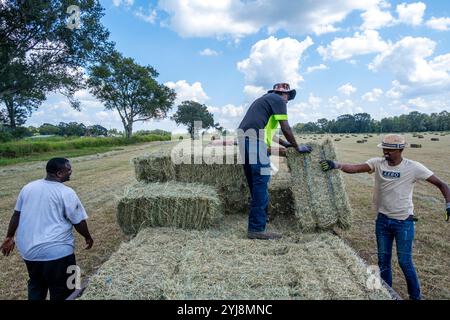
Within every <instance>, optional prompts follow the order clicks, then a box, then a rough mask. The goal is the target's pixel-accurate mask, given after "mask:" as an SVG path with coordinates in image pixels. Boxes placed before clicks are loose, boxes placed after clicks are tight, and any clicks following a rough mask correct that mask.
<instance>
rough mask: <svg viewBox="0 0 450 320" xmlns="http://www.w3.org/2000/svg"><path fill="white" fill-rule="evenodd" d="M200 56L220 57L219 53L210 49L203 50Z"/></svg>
mask: <svg viewBox="0 0 450 320" xmlns="http://www.w3.org/2000/svg"><path fill="white" fill-rule="evenodd" d="M200 55H201V56H207V57H211V56H218V55H219V53H218V52H217V51H215V50H212V49H210V48H206V49H203V50H202V51H200Z"/></svg>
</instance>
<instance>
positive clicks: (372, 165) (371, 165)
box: [366, 158, 380, 173]
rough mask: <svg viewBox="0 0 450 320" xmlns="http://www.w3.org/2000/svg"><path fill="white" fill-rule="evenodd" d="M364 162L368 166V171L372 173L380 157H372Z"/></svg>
mask: <svg viewBox="0 0 450 320" xmlns="http://www.w3.org/2000/svg"><path fill="white" fill-rule="evenodd" d="M366 163H367V164H368V165H369V167H370V171H369V173H374V172H375V171H376V169H377V166H378V164H379V163H380V158H372V159H369V160H367V161H366Z"/></svg>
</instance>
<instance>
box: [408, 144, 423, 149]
mask: <svg viewBox="0 0 450 320" xmlns="http://www.w3.org/2000/svg"><path fill="white" fill-rule="evenodd" d="M410 147H411V148H422V145H421V144H417V143H411V144H410Z"/></svg>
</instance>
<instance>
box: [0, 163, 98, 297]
mask: <svg viewBox="0 0 450 320" xmlns="http://www.w3.org/2000/svg"><path fill="white" fill-rule="evenodd" d="M46 170H47V177H46V178H45V179H40V180H36V181H33V182H30V183H28V184H27V185H26V186H24V187H23V188H22V190H21V191H20V194H19V197H18V199H17V202H16V207H15V210H14V214H13V216H12V218H11V221H10V223H9V228H8V232H7V235H6V239H5V240H4V242H3V244H2V245H1V247H0V249H1V251H2V253H3V254H4V255H5V256H8V255H9V254H10V253H11V252H12V251H13V249H14V245H15V241H14V235H15V234H16V231H17V234H16V240H17V249H18V250H19V253H20V255H21V256H22V258H23V260H24V261H25V264H26V266H27V270H28V275H29V278H30V279H29V280H28V299H30V300H45V299H46V297H47V292H48V291H50V299H51V300H64V299H66V298H67V297H68V296H69V295H70V294H71V293H72V292H73V290H74V289H75V288H73V286H70V285H69V284H68V283H67V280H68V278H69V277H70V276H71V275H72V274H73V270H72V268H73V267H74V266H76V261H75V255H74V247H75V241H74V237H73V234H72V227H75V230H77V231H78V233H80V234H81V235H82V236H83V237H84V239H85V241H86V249H90V248H91V247H92V245H93V243H94V241H93V240H92V237H91V235H90V233H89V230H88V226H87V223H86V219H87V218H88V216H87V214H86V211H85V209H84V207H83V205H82V204H81V201H80V199H79V198H78V196H77V194H76V193H75V191H73V190H72V189H71V188H69V187H67V186H65V185H64V182H66V181H69V180H70V175H71V174H72V167H71V165H70V162H69V160H67V159H65V158H53V159H51V160H50V161H48V163H47V166H46ZM71 266H73V267H72V268H71V269H68V268H69V267H71ZM73 269H74V270H75V268H73Z"/></svg>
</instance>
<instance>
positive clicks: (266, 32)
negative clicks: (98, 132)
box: [27, 0, 450, 132]
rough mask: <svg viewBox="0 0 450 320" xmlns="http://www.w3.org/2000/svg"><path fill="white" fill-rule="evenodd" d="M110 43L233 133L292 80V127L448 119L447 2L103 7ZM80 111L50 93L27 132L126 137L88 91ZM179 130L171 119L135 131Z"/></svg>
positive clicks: (191, 1)
mask: <svg viewBox="0 0 450 320" xmlns="http://www.w3.org/2000/svg"><path fill="white" fill-rule="evenodd" d="M100 2H101V4H102V5H103V7H104V8H105V16H104V17H103V19H102V22H103V23H104V25H105V26H106V27H107V28H108V29H109V30H110V32H111V40H113V41H114V42H115V43H116V46H117V49H118V50H119V51H120V52H122V53H123V54H124V55H125V56H129V57H132V58H134V59H135V60H136V61H137V62H138V63H140V64H143V65H151V66H153V67H154V68H156V70H157V71H158V72H159V74H160V76H159V77H158V79H157V80H158V81H159V82H161V83H164V84H166V85H167V86H169V87H171V88H173V89H174V90H175V91H176V92H177V94H178V99H177V101H176V104H175V105H174V107H173V112H175V111H176V107H177V105H178V104H179V103H181V101H183V100H195V101H198V102H200V103H204V104H206V105H207V106H208V108H209V110H210V111H211V112H212V113H213V114H214V118H215V121H216V122H219V123H220V124H221V125H223V126H224V127H226V128H228V129H234V128H236V127H237V126H238V124H239V122H240V121H241V119H242V117H243V116H244V113H245V111H246V108H247V107H248V106H249V104H250V103H251V102H252V101H253V100H254V99H255V98H257V97H259V96H260V95H262V94H263V93H265V92H266V91H267V90H269V89H270V88H271V86H272V85H273V84H274V83H276V82H289V83H290V84H291V86H292V87H294V88H296V89H297V97H296V99H295V100H293V101H291V102H289V104H288V116H289V122H290V124H291V125H294V124H295V123H298V122H307V121H316V120H317V119H319V118H328V119H333V118H336V117H337V116H339V115H341V114H345V113H351V114H354V113H358V112H368V113H370V114H371V115H372V116H373V117H374V118H375V119H380V118H382V117H386V116H393V115H399V114H404V113H409V112H411V111H420V112H425V113H432V112H440V111H442V110H447V111H450V103H449V101H450V94H449V93H448V92H449V89H450V41H449V40H448V39H450V2H448V1H440V0H434V1H388V0H365V1H357V0H334V1H328V0H314V1H313V0H304V1H303V0H302V1H300V0H298V1H288V0H278V1H271V0H159V1H156V0H153V1H144V0H101V1H100ZM76 96H77V97H78V98H79V99H80V100H81V102H82V112H78V111H75V110H72V109H71V108H70V107H69V104H68V102H67V101H66V99H65V98H64V97H62V96H59V95H57V94H51V95H49V97H48V99H47V101H46V102H45V103H44V104H43V106H42V107H41V108H40V109H39V110H38V111H36V112H35V113H34V114H33V115H32V117H31V118H30V119H29V120H28V122H27V125H35V126H39V125H41V124H42V123H44V122H49V123H54V124H57V123H59V122H60V121H64V122H70V121H77V122H83V123H85V124H86V125H90V124H101V125H103V126H105V127H106V128H108V129H110V128H117V129H119V130H123V128H122V125H121V122H120V120H119V118H118V115H117V114H116V113H115V112H112V111H105V110H104V107H103V105H102V103H101V102H99V101H97V100H96V99H95V98H94V97H93V96H91V95H90V94H89V92H88V91H80V92H78V93H77V94H76ZM140 129H149V130H151V129H165V130H170V131H174V132H183V131H184V130H185V128H184V127H177V126H176V124H175V123H174V122H173V121H171V120H170V119H166V120H162V121H149V122H146V123H140V124H136V125H135V130H140Z"/></svg>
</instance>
